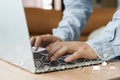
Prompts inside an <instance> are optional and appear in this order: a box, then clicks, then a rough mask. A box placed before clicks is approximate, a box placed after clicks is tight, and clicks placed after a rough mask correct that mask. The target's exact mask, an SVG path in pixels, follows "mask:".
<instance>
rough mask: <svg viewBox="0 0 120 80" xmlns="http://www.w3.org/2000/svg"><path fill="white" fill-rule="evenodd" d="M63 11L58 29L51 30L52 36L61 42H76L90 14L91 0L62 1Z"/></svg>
mask: <svg viewBox="0 0 120 80" xmlns="http://www.w3.org/2000/svg"><path fill="white" fill-rule="evenodd" d="M63 1H64V4H65V10H64V12H63V18H62V20H61V22H60V23H59V25H58V28H56V29H53V35H54V36H57V37H59V38H61V39H62V40H63V41H71V40H76V39H78V38H79V37H80V33H81V31H82V30H83V28H84V27H85V25H86V22H87V20H88V17H89V15H90V13H91V12H92V1H91V0H63Z"/></svg>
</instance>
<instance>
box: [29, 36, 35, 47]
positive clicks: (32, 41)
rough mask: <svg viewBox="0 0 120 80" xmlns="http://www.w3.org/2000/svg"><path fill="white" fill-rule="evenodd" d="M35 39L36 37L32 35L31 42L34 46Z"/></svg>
mask: <svg viewBox="0 0 120 80" xmlns="http://www.w3.org/2000/svg"><path fill="white" fill-rule="evenodd" d="M35 39H36V38H35V37H31V38H30V42H31V45H32V46H34V44H35Z"/></svg>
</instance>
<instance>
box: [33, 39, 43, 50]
mask: <svg viewBox="0 0 120 80" xmlns="http://www.w3.org/2000/svg"><path fill="white" fill-rule="evenodd" d="M41 42H42V38H41V37H36V40H35V45H34V46H35V51H37V50H38V48H39V47H40V45H41Z"/></svg>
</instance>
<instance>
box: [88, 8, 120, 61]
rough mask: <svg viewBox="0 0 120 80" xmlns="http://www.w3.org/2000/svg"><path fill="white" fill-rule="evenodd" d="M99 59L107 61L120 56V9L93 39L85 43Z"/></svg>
mask: <svg viewBox="0 0 120 80" xmlns="http://www.w3.org/2000/svg"><path fill="white" fill-rule="evenodd" d="M86 43H87V44H88V45H89V46H90V47H91V48H93V50H94V51H95V52H96V53H97V55H98V56H99V58H100V59H102V60H109V59H112V58H114V57H117V56H120V9H118V10H117V11H116V13H115V14H114V16H113V18H112V21H110V22H109V23H108V24H107V25H106V27H105V28H104V30H103V31H102V32H101V33H100V35H98V36H97V37H96V38H95V39H92V40H89V41H87V42H86Z"/></svg>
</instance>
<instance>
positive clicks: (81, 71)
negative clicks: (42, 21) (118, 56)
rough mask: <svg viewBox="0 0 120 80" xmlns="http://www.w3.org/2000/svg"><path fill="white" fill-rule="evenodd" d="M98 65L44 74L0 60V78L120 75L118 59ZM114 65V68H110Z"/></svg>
mask: <svg viewBox="0 0 120 80" xmlns="http://www.w3.org/2000/svg"><path fill="white" fill-rule="evenodd" d="M99 66H100V70H98V71H95V70H93V69H92V67H93V66H89V67H84V68H76V69H70V70H65V71H57V72H51V73H44V74H33V73H30V72H28V71H26V70H23V69H21V68H19V67H16V66H14V65H11V64H9V63H7V62H4V61H2V60H0V80H109V79H111V78H115V77H119V76H120V61H116V62H112V63H109V64H108V65H107V66H101V65H99ZM110 66H115V67H116V69H115V70H110Z"/></svg>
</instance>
